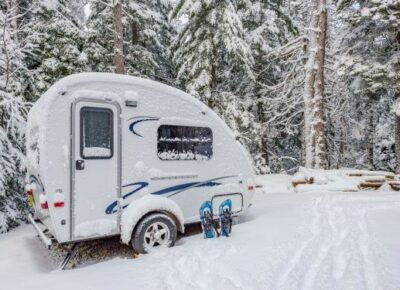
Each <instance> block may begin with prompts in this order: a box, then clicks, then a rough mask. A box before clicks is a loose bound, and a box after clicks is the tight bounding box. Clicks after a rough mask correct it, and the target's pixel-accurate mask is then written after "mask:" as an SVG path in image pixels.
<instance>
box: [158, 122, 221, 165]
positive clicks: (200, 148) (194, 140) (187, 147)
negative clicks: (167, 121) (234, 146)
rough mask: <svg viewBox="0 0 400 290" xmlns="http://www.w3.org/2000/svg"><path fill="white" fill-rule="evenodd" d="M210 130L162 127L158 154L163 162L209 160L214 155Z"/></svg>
mask: <svg viewBox="0 0 400 290" xmlns="http://www.w3.org/2000/svg"><path fill="white" fill-rule="evenodd" d="M212 144H213V136H212V131H211V129H210V128H207V127H190V126H175V125H161V126H160V127H159V128H158V140H157V152H158V157H159V158H160V159H161V160H208V159H210V158H211V157H212V155H213V148H212Z"/></svg>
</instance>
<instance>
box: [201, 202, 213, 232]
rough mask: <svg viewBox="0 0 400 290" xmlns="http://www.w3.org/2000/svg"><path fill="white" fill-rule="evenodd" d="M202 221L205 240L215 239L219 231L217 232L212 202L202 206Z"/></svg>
mask: <svg viewBox="0 0 400 290" xmlns="http://www.w3.org/2000/svg"><path fill="white" fill-rule="evenodd" d="M200 220H201V228H202V229H203V235H204V238H205V239H211V238H214V237H215V234H216V233H217V231H216V230H215V222H214V220H213V212H212V203H211V201H205V202H203V204H202V205H201V207H200Z"/></svg>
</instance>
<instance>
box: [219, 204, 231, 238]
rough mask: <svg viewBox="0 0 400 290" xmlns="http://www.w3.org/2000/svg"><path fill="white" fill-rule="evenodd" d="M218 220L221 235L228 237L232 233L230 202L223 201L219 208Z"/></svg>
mask: <svg viewBox="0 0 400 290" xmlns="http://www.w3.org/2000/svg"><path fill="white" fill-rule="evenodd" d="M219 219H220V222H221V235H222V236H224V237H229V235H230V234H231V232H232V201H231V200H230V199H226V200H224V201H223V202H222V203H221V205H220V206H219Z"/></svg>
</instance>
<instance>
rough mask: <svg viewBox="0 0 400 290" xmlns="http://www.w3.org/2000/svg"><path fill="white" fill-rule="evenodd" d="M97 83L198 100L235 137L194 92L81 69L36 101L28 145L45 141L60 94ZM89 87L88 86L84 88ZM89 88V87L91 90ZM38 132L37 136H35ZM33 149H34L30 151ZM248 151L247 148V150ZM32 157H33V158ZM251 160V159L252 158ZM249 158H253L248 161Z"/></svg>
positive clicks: (128, 92)
mask: <svg viewBox="0 0 400 290" xmlns="http://www.w3.org/2000/svg"><path fill="white" fill-rule="evenodd" d="M96 83H110V85H111V84H121V85H128V86H132V87H135V88H136V90H142V89H144V90H148V91H153V92H158V93H161V94H164V95H165V94H167V95H173V96H175V97H178V98H181V99H182V100H185V101H189V102H191V103H193V104H195V105H196V106H197V107H198V108H199V110H201V111H202V112H206V113H207V114H209V115H212V116H213V117H214V121H216V122H219V123H220V125H221V126H223V127H224V128H225V129H226V130H227V131H228V132H230V135H231V137H232V138H233V139H235V136H234V134H233V132H232V131H231V130H230V129H229V127H228V126H227V125H226V124H225V122H224V121H222V119H221V118H220V117H219V116H218V115H217V114H216V113H215V112H214V111H212V110H209V108H208V107H207V106H206V105H205V104H204V103H202V102H200V101H199V100H197V99H196V98H194V97H193V96H191V95H189V94H187V93H185V92H183V91H181V90H179V89H176V88H173V87H170V86H168V85H165V84H162V83H159V82H156V81H152V80H148V79H142V78H138V77H133V76H127V75H120V74H112V73H96V72H91V73H79V74H74V75H70V76H67V77H65V78H63V79H61V80H59V81H57V82H56V83H55V84H54V85H53V86H51V87H50V89H49V90H48V91H47V92H46V93H44V94H43V95H42V96H41V97H40V98H39V100H38V101H37V102H36V103H35V104H34V106H33V107H32V109H31V110H30V112H29V115H28V132H27V137H28V138H27V140H28V148H29V146H30V145H32V144H29V142H32V140H35V141H34V142H36V143H37V144H38V146H39V147H42V146H41V145H43V143H44V136H45V132H46V130H47V125H48V124H47V123H48V122H46V120H47V119H48V116H49V114H50V112H51V107H52V104H53V103H54V102H56V101H57V100H58V99H60V98H71V99H73V98H74V97H75V94H72V95H71V94H68V91H69V90H70V89H71V88H74V87H75V86H77V85H84V84H88V87H90V84H92V85H95V84H96ZM85 91H86V90H85ZM89 91H90V90H87V92H89ZM91 91H92V92H94V91H95V92H98V90H97V89H96V87H95V86H94V88H93V89H92V90H91ZM90 97H94V98H104V95H103V94H100V95H99V94H98V93H97V94H90ZM108 97H109V98H110V99H113V100H117V101H121V100H131V99H136V98H137V97H138V96H137V92H135V91H133V90H132V89H129V90H126V91H125V92H124V93H123V94H122V95H121V96H120V95H118V94H111V95H110V94H108ZM35 128H39V132H37V131H35ZM34 134H37V136H33V135H34ZM31 153H32V152H31ZM246 154H247V152H246ZM30 159H31V160H30ZM249 160H250V159H249ZM28 161H29V163H30V165H31V166H33V167H34V168H37V160H36V159H35V156H34V154H28ZM249 162H250V161H249Z"/></svg>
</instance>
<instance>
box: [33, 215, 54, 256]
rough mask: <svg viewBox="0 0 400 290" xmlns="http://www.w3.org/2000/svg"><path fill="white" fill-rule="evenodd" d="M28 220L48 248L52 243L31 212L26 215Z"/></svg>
mask: <svg viewBox="0 0 400 290" xmlns="http://www.w3.org/2000/svg"><path fill="white" fill-rule="evenodd" d="M28 220H29V222H30V223H31V224H32V226H33V228H34V229H35V230H36V232H37V234H38V235H39V238H40V239H41V240H42V242H43V243H44V245H45V246H46V248H47V249H48V250H50V248H51V246H52V245H53V242H52V241H51V239H50V238H49V237H47V236H46V235H45V232H44V231H43V230H42V229H41V228H40V227H39V225H38V224H37V222H35V220H34V219H33V217H32V215H31V214H29V215H28Z"/></svg>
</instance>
